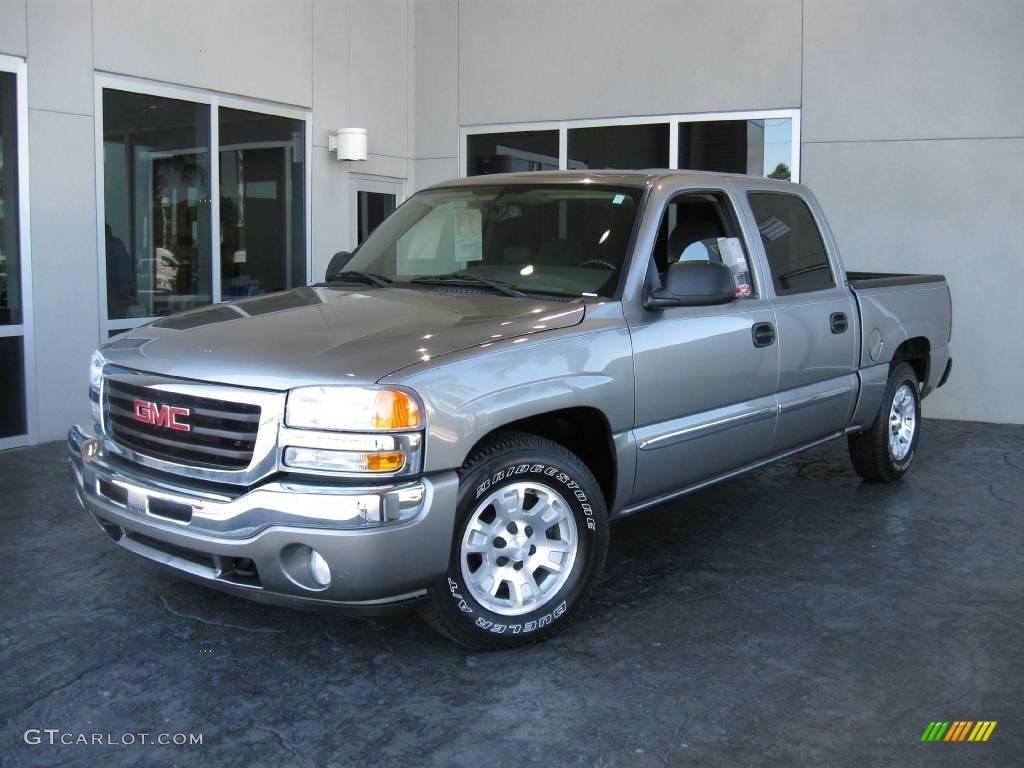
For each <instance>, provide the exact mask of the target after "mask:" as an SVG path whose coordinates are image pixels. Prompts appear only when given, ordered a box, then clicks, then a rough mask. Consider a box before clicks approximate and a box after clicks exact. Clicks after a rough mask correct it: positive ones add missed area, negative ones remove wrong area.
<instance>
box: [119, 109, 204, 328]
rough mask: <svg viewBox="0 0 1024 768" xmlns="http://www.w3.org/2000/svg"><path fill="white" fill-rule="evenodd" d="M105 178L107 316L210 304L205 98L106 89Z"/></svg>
mask: <svg viewBox="0 0 1024 768" xmlns="http://www.w3.org/2000/svg"><path fill="white" fill-rule="evenodd" d="M103 179H104V190H103V192H104V214H105V230H106V234H105V241H106V263H107V311H108V313H109V317H111V318H125V317H149V316H153V315H167V314H170V313H172V312H177V311H180V310H183V309H190V308H192V307H196V306H200V305H203V304H208V303H209V302H210V298H211V296H210V284H211V280H210V277H211V276H210V125H209V107H208V106H205V105H203V104H194V103H192V102H189V101H181V100H178V99H165V98H161V97H158V96H149V95H145V94H140V93H127V92H123V91H115V90H110V89H105V90H104V91H103Z"/></svg>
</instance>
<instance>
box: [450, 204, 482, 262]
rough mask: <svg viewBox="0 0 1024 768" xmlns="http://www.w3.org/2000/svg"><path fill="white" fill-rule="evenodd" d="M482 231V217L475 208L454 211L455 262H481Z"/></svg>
mask: <svg viewBox="0 0 1024 768" xmlns="http://www.w3.org/2000/svg"><path fill="white" fill-rule="evenodd" d="M483 258H484V230H483V216H481V214H480V210H479V209H477V208H463V209H461V210H456V211H455V260H456V261H460V262H470V261H483Z"/></svg>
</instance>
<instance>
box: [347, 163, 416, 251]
mask: <svg viewBox="0 0 1024 768" xmlns="http://www.w3.org/2000/svg"><path fill="white" fill-rule="evenodd" d="M360 192H377V193H380V194H384V195H394V196H395V210H396V211H397V210H398V206H400V205H401V204H402V203H404V202H405V199H406V198H407V197H408V194H407V192H406V180H405V179H399V178H397V177H394V176H377V175H373V174H367V173H351V174H349V194H350V196H351V200H350V203H351V204H350V205H349V241H350V243H351V247H349V251H355V249H356V248H358V247H359V245H360V244H359V243H358V242H356V241H357V240H358V239H359V193H360Z"/></svg>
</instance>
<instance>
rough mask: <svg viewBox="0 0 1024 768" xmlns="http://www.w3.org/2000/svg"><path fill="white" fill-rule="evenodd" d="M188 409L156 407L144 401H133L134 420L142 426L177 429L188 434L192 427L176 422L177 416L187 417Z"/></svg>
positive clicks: (169, 406) (167, 406) (154, 404)
mask: <svg viewBox="0 0 1024 768" xmlns="http://www.w3.org/2000/svg"><path fill="white" fill-rule="evenodd" d="M189 413H190V411H189V409H188V408H176V407H174V406H172V405H157V404H156V403H150V402H148V401H146V400H136V401H135V420H136V421H141V422H142V423H143V424H152V425H154V426H156V427H166V428H167V429H177V430H179V431H181V432H189V431H191V430H192V427H191V426H189V425H188V424H185V423H183V422H180V421H178V417H179V416H188V415H189Z"/></svg>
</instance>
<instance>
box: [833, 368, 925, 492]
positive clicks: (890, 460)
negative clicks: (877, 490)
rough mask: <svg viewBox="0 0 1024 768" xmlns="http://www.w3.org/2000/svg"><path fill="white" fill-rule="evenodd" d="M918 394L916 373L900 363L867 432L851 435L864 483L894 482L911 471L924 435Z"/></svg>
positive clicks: (856, 466) (856, 465) (853, 454)
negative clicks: (920, 439)
mask: <svg viewBox="0 0 1024 768" xmlns="http://www.w3.org/2000/svg"><path fill="white" fill-rule="evenodd" d="M919 391H920V385H919V383H918V380H917V374H916V373H915V372H914V369H913V368H912V367H911V366H910V364H908V363H899V364H897V365H896V366H894V367H893V369H892V371H891V372H890V373H889V383H888V385H887V386H886V388H885V395H884V397H883V398H882V407H881V408H880V409H879V411H878V416H877V417H875V421H874V423H873V424H872V425H871V427H870V428H869V429H867V430H866V431H864V432H858V433H855V434H852V435H850V436H849V445H850V459H851V460H852V461H853V468H854V469H855V470H856V471H857V474H858V475H860V476H861V477H863V478H864V479H865V480H868V481H870V482H874V483H891V482H893V481H895V480H899V479H900V478H901V477H903V476H904V475H905V474H906V473H907V471H908V470H909V469H910V464H911V462H912V461H913V460H914V454H915V452H916V451H917V440H918V437H919V436H920V434H921V396H920V394H919Z"/></svg>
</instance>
